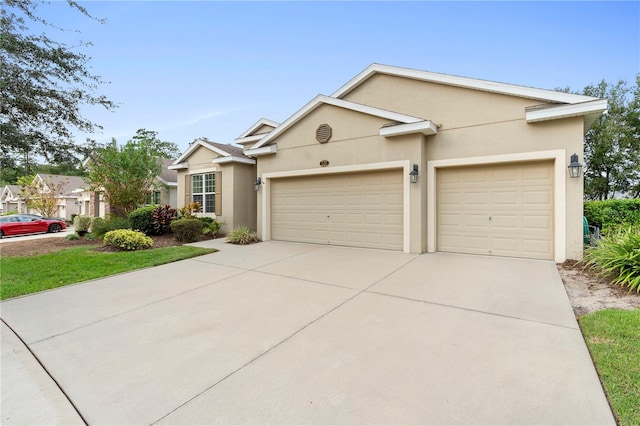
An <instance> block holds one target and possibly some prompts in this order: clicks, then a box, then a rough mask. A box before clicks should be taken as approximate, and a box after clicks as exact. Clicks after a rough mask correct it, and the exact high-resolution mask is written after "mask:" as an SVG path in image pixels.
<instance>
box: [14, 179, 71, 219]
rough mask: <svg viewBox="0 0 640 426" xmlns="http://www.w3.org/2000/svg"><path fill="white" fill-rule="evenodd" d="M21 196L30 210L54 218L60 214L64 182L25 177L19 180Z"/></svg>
mask: <svg viewBox="0 0 640 426" xmlns="http://www.w3.org/2000/svg"><path fill="white" fill-rule="evenodd" d="M18 184H19V185H20V191H19V194H20V195H21V196H22V197H24V201H25V204H26V205H27V207H28V208H29V209H33V210H35V211H37V212H38V213H39V214H41V215H42V216H44V217H53V216H55V215H56V214H57V213H58V199H57V198H56V195H61V194H62V189H63V188H64V182H60V183H54V182H51V181H44V180H41V179H39V178H35V177H31V176H25V177H22V178H20V179H18Z"/></svg>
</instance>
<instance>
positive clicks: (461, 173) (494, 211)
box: [172, 64, 607, 262]
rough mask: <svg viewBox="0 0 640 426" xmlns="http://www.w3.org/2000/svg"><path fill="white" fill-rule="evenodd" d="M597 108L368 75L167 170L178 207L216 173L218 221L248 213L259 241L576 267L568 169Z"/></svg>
mask: <svg viewBox="0 0 640 426" xmlns="http://www.w3.org/2000/svg"><path fill="white" fill-rule="evenodd" d="M606 108H607V103H606V100H603V99H598V98H592V97H587V96H581V95H575V94H569V93H562V92H556V91H550V90H543V89H536V88H530V87H523V86H517V85H512V84H504V83H497V82H491V81H485V80H477V79H472V78H465V77H457V76H451V75H445V74H437V73H431V72H425V71H418V70H413V69H407V68H398V67H392V66H386V65H379V64H373V65H371V66H369V67H368V68H367V69H365V70H364V71H362V72H361V73H360V74H358V75H357V76H355V77H354V78H353V79H351V80H350V81H349V82H347V83H346V84H345V85H344V86H342V87H340V88H339V89H338V90H337V91H336V92H334V93H333V94H332V95H331V96H322V95H319V96H317V97H316V98H314V99H312V100H311V101H310V102H309V103H307V104H306V105H305V106H303V107H302V108H301V109H300V110H298V111H297V112H295V113H294V114H293V115H292V116H291V117H289V118H288V119H287V120H285V121H284V122H283V123H281V124H278V123H274V122H270V121H269V120H261V121H259V122H258V123H256V124H255V125H254V126H252V127H251V128H250V129H249V130H248V131H246V132H244V133H243V134H242V135H241V136H240V137H239V138H238V139H237V140H236V142H237V143H239V144H241V145H242V146H243V150H242V151H241V150H239V149H237V148H234V147H230V146H229V145H226V146H225V145H220V144H214V145H213V146H207V145H208V144H207V143H206V142H201V143H200V142H199V143H198V144H194V145H193V146H192V147H191V148H190V149H189V150H188V151H187V152H185V154H183V156H182V157H181V158H180V159H179V161H177V162H176V163H174V165H173V166H172V167H175V168H177V169H178V175H179V178H178V200H179V201H178V203H179V205H180V203H184V202H185V201H189V200H192V199H193V192H192V191H190V189H189V188H190V186H189V185H190V184H191V183H192V181H191V180H189V177H190V176H194V175H199V174H202V173H209V174H211V173H215V174H216V185H218V184H219V182H220V180H221V181H222V185H223V186H222V196H223V197H226V198H227V200H233V209H232V210H230V211H224V207H225V199H224V198H223V200H222V209H223V211H221V213H223V214H222V216H224V215H225V214H226V215H227V216H226V217H232V218H233V220H231V221H230V222H228V224H229V225H232V226H233V225H235V224H236V223H241V222H244V223H242V224H246V225H249V226H251V225H252V224H253V223H254V222H252V219H251V217H250V216H251V214H252V213H254V212H255V227H256V229H257V231H258V236H259V237H260V238H261V239H262V240H271V239H273V240H285V241H298V242H307V243H318V244H334V245H345V246H356V247H370V248H380V249H390V250H400V251H404V252H407V253H424V252H436V251H444V252H455V253H471V254H484V255H497V256H514V257H525V258H536V259H551V260H555V261H557V262H561V261H564V260H565V259H579V258H581V257H582V214H583V213H582V210H583V205H582V202H583V181H582V178H578V179H576V178H570V177H569V173H568V165H569V163H570V160H571V158H570V157H571V155H572V154H574V153H577V154H578V156H579V158H580V159H582V153H583V137H584V133H585V132H586V130H587V129H588V128H589V126H590V125H591V124H592V123H593V122H594V121H595V120H596V119H597V118H598V117H599V116H600V115H601V114H602V113H603V112H604V111H605V110H606ZM209 145H210V143H209ZM231 167H238V169H241V170H242V174H238V173H237V172H235V171H234V172H227V173H225V172H226V171H227V170H230V168H231ZM226 174H231V176H228V177H226V176H225V175H226ZM255 179H257V180H258V181H259V182H260V185H258V186H257V187H258V191H257V192H256V191H254V190H253V189H252V185H251V183H252V182H253V181H254V180H255ZM217 187H218V186H217ZM217 187H216V188H217ZM246 194H252V195H253V197H247V196H246ZM254 203H255V204H254ZM254 205H255V207H254ZM218 207H220V205H218ZM254 209H255V210H254ZM238 211H242V212H243V214H246V216H243V218H242V220H237V221H236V220H235V219H236V216H235V214H236V213H237V212H238ZM212 214H216V212H212ZM229 215H231V216H229Z"/></svg>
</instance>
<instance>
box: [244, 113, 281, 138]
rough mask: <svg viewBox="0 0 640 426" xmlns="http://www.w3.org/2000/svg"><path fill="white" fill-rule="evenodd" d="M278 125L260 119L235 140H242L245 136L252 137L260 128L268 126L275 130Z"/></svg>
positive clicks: (265, 119)
mask: <svg viewBox="0 0 640 426" xmlns="http://www.w3.org/2000/svg"><path fill="white" fill-rule="evenodd" d="M279 125H280V123H276V122H275V121H272V120H269V119H267V118H264V117H263V118H261V119H259V120H258V121H256V122H255V123H253V124H252V125H251V127H249V128H248V129H247V130H245V131H244V132H243V133H242V134H241V135H240V136H238V137H237V138H236V139H242V138H246V137H247V136H254V134H255V133H254V132H255V131H256V130H258V129H259V128H260V127H262V126H270V127H273V128H276V127H278V126H279ZM260 134H263V133H260Z"/></svg>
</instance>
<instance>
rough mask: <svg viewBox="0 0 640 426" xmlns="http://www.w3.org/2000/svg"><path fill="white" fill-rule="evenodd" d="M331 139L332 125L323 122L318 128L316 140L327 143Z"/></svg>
mask: <svg viewBox="0 0 640 426" xmlns="http://www.w3.org/2000/svg"><path fill="white" fill-rule="evenodd" d="M330 139H331V126H329V125H328V124H321V125H319V126H318V128H317V129H316V140H317V141H318V142H320V143H327V142H329V140H330Z"/></svg>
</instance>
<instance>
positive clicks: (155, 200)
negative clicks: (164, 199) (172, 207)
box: [146, 191, 160, 206]
mask: <svg viewBox="0 0 640 426" xmlns="http://www.w3.org/2000/svg"><path fill="white" fill-rule="evenodd" d="M146 204H147V205H148V206H157V205H160V191H150V192H147V203H146Z"/></svg>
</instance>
